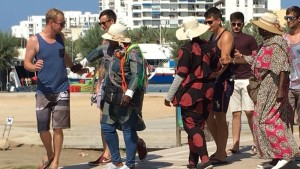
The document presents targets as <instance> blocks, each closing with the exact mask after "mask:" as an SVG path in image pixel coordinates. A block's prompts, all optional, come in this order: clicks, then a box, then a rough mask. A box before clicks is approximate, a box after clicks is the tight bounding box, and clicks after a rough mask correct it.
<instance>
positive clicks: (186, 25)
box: [176, 16, 209, 40]
mask: <svg viewBox="0 0 300 169" xmlns="http://www.w3.org/2000/svg"><path fill="white" fill-rule="evenodd" d="M208 28H209V26H208V25H204V24H202V23H198V20H197V18H196V17H194V16H189V17H185V18H183V21H182V27H181V28H179V29H178V30H177V31H176V37H177V39H178V40H187V39H189V40H192V39H193V38H194V37H198V36H200V35H202V34H203V33H205V32H206V31H207V30H208Z"/></svg>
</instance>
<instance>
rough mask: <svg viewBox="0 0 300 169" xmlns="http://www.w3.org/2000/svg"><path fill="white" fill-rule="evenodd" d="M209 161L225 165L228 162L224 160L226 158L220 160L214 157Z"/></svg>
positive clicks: (213, 163)
mask: <svg viewBox="0 0 300 169" xmlns="http://www.w3.org/2000/svg"><path fill="white" fill-rule="evenodd" d="M210 162H211V164H212V165H214V166H215V165H226V164H228V161H226V160H224V161H222V160H219V159H216V158H212V159H210Z"/></svg>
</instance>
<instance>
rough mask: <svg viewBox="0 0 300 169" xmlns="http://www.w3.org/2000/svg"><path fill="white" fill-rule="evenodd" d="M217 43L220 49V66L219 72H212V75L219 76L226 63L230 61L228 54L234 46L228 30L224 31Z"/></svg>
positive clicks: (226, 65)
mask: <svg viewBox="0 0 300 169" xmlns="http://www.w3.org/2000/svg"><path fill="white" fill-rule="evenodd" d="M219 43H220V44H219ZM219 43H218V44H217V45H218V46H219V48H220V49H221V58H220V63H221V64H222V68H221V70H220V71H219V72H214V73H213V74H212V77H218V76H220V75H221V74H222V73H223V72H224V71H225V70H226V68H227V67H228V64H229V63H231V60H232V59H231V56H230V53H231V50H232V49H233V47H234V39H233V36H232V34H231V33H230V32H228V31H226V32H224V34H223V36H222V37H221V39H220V41H219Z"/></svg>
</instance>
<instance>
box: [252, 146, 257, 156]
mask: <svg viewBox="0 0 300 169" xmlns="http://www.w3.org/2000/svg"><path fill="white" fill-rule="evenodd" d="M251 150H252V153H253V154H257V148H256V146H252V147H251Z"/></svg>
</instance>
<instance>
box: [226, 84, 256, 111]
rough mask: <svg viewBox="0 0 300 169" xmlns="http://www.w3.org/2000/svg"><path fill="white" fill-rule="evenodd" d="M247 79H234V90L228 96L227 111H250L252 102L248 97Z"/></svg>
mask: <svg viewBox="0 0 300 169" xmlns="http://www.w3.org/2000/svg"><path fill="white" fill-rule="evenodd" d="M248 84H249V79H235V80H234V90H233V94H232V96H231V97H230V101H229V108H228V112H238V111H252V110H254V104H253V101H252V100H251V98H250V97H249V94H248V91H247V86H248Z"/></svg>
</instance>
